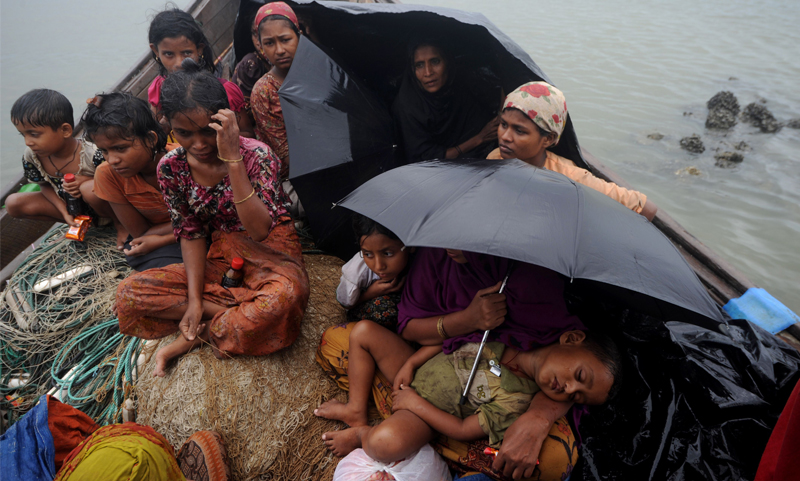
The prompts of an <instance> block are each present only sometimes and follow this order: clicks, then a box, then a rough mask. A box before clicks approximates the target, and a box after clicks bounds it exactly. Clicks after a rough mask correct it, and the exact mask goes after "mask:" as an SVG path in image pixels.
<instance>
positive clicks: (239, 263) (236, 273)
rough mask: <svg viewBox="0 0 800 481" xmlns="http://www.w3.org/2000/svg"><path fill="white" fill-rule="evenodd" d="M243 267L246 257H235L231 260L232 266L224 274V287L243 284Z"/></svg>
mask: <svg viewBox="0 0 800 481" xmlns="http://www.w3.org/2000/svg"><path fill="white" fill-rule="evenodd" d="M242 267H244V259H242V258H241V257H234V258H233V260H231V268H230V269H228V272H226V273H225V275H223V276H222V282H221V284H222V287H224V288H225V289H228V288H231V287H239V286H241V285H242V280H243V279H244V272H242Z"/></svg>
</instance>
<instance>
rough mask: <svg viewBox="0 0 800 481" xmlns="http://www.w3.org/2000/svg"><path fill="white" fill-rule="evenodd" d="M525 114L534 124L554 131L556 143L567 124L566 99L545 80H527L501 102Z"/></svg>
mask: <svg viewBox="0 0 800 481" xmlns="http://www.w3.org/2000/svg"><path fill="white" fill-rule="evenodd" d="M503 108H504V109H508V108H513V109H517V110H520V111H521V112H522V113H523V114H525V115H527V116H528V118H529V119H531V120H532V121H533V123H534V124H536V125H538V126H539V127H541V128H542V129H544V130H546V131H548V132H555V134H556V135H557V137H556V143H555V144H554V145H556V144H558V141H559V140H561V133H562V132H564V126H566V125H567V100H566V99H565V98H564V94H563V93H562V92H561V91H560V90H558V89H557V88H555V87H553V86H552V85H550V84H549V83H547V82H528V83H526V84H524V85H522V86H520V87H519V88H518V89H516V90H514V91H513V92H511V93H510V94H508V97H506V101H505V103H504V104H503Z"/></svg>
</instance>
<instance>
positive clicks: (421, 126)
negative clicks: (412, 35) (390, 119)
mask: <svg viewBox="0 0 800 481" xmlns="http://www.w3.org/2000/svg"><path fill="white" fill-rule="evenodd" d="M425 45H430V46H433V47H434V48H436V49H437V50H438V51H439V53H440V55H441V56H442V57H443V58H444V60H445V65H446V66H447V82H446V84H445V85H444V86H442V88H441V89H439V91H438V92H436V93H433V94H431V93H428V92H427V91H426V90H424V89H423V88H422V86H421V85H420V84H419V81H418V80H417V77H416V75H415V73H414V53H415V52H416V50H417V49H418V48H419V47H422V46H425ZM409 50H410V54H409V58H410V60H409V67H408V68H407V69H406V73H405V75H404V76H403V83H402V85H401V86H400V91H399V92H398V94H397V98H396V99H395V101H394V104H393V105H392V113H393V115H394V117H395V120H396V121H397V124H398V126H399V127H400V131H401V135H402V137H403V144H404V147H405V154H406V158H407V159H408V161H409V162H416V161H419V160H430V159H444V158H445V154H446V152H447V149H448V148H451V147H455V146H456V145H458V144H460V143H462V142H464V141H466V140H467V139H469V138H470V137H473V136H474V135H476V134H477V133H478V132H480V130H481V129H482V128H483V126H484V125H486V123H488V122H489V121H490V120H491V119H492V118H494V117H495V116H496V115H497V113H498V110H499V107H500V104H501V102H502V99H501V98H500V95H501V93H500V88H499V87H498V86H497V85H493V83H492V82H491V81H489V80H487V79H486V78H484V77H482V76H481V75H480V73H466V72H465V71H463V70H461V69H459V68H458V65H457V64H456V62H455V61H453V59H452V58H451V57H449V56H448V55H447V52H446V51H445V50H444V49H442V48H441V47H440V46H438V45H436V44H432V43H430V42H420V43H416V44H414V45H413V46H412V48H411V49H409ZM496 147H497V142H488V143H485V144H482V145H480V146H478V147H477V148H476V149H473V150H471V151H469V152H464V153H463V154H462V155H460V156H459V157H464V158H479V159H483V158H486V156H487V155H488V154H489V152H491V151H492V150H493V149H494V148H496Z"/></svg>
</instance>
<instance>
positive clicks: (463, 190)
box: [338, 159, 723, 326]
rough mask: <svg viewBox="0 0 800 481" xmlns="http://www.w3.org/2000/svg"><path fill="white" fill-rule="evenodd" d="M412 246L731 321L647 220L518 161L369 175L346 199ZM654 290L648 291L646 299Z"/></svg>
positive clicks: (667, 314)
mask: <svg viewBox="0 0 800 481" xmlns="http://www.w3.org/2000/svg"><path fill="white" fill-rule="evenodd" d="M338 205H341V206H343V207H346V208H348V209H351V210H353V211H355V212H358V213H360V214H363V215H365V216H367V217H369V218H371V219H373V220H375V221H376V222H379V223H381V224H383V225H384V226H386V227H387V228H388V229H390V230H391V231H393V232H394V233H395V234H397V236H398V237H400V239H402V240H403V242H404V243H406V244H407V245H413V246H428V247H443V248H453V249H462V250H467V251H471V252H480V253H485V254H491V255H495V256H500V257H506V258H509V259H516V260H518V261H522V262H527V263H531V264H536V265H540V266H543V267H547V268H549V269H552V270H554V271H556V272H559V273H561V274H563V275H565V276H567V277H569V278H570V279H572V280H574V279H583V280H587V281H591V282H592V283H594V284H598V285H600V286H604V285H607V286H610V288H609V289H607V290H608V291H609V292H611V293H612V294H615V293H616V291H618V290H619V291H621V292H620V293H619V294H620V295H621V296H622V297H624V298H625V301H626V302H628V303H629V304H628V305H633V306H635V307H636V308H637V309H638V310H642V311H643V312H646V313H652V314H656V315H659V316H661V317H662V318H664V319H682V320H686V319H687V317H688V318H691V319H692V320H693V321H695V322H698V323H701V324H705V325H708V326H716V325H717V323H718V322H720V321H722V320H723V317H722V315H721V313H720V310H719V308H718V307H717V306H716V304H715V303H714V301H713V300H712V299H711V298H710V297H709V295H708V293H707V292H706V290H705V288H704V287H703V285H702V284H701V283H700V280H699V279H698V278H697V276H696V275H695V273H694V271H693V270H692V269H691V268H690V267H689V265H688V264H687V263H686V261H685V260H684V259H683V256H681V254H680V253H679V252H678V251H677V249H676V248H675V247H674V246H673V245H672V243H670V241H669V240H668V239H667V238H666V237H665V236H664V235H663V234H662V233H661V232H660V231H659V230H658V229H657V228H655V226H653V225H652V224H651V223H650V222H648V221H647V220H646V219H645V218H644V217H642V216H640V215H637V214H635V213H634V212H632V211H630V210H629V209H626V208H625V207H623V206H622V205H620V204H619V203H617V202H615V201H613V200H611V199H609V198H608V197H606V196H605V195H603V194H600V193H599V192H597V191H595V190H592V189H589V188H586V187H584V186H583V185H581V184H578V183H576V182H574V181H572V180H571V179H569V178H567V177H565V176H563V175H560V174H557V173H554V172H550V171H548V170H545V169H537V168H535V167H531V166H530V165H528V164H526V163H524V162H521V161H519V160H516V159H511V160H474V161H468V162H465V161H463V160H460V161H458V162H453V161H426V162H419V163H415V164H410V165H406V166H402V167H398V168H396V169H394V170H391V171H389V172H387V173H385V174H381V175H379V176H378V177H375V178H374V179H372V180H370V181H368V182H366V183H365V184H364V185H362V186H361V187H359V188H358V189H356V190H355V191H354V192H352V193H351V194H350V195H348V196H347V197H345V198H344V199H343V200H342V201H340V202H339V203H338ZM643 295H644V296H643Z"/></svg>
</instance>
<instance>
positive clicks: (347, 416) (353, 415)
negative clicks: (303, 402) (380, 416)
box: [314, 399, 367, 428]
mask: <svg viewBox="0 0 800 481" xmlns="http://www.w3.org/2000/svg"><path fill="white" fill-rule="evenodd" d="M351 404H352V403H347V404H344V403H343V402H341V401H339V400H338V399H331V400H330V401H326V402H324V403H322V404H320V406H319V407H318V408H317V409H315V410H314V416H319V417H321V418H325V419H334V420H336V421H342V422H343V423H345V424H347V425H348V426H350V427H353V428H355V427H358V426H366V425H367V410H366V409H364V410H359V409H358V408H356V407H355V406H353V405H351Z"/></svg>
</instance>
